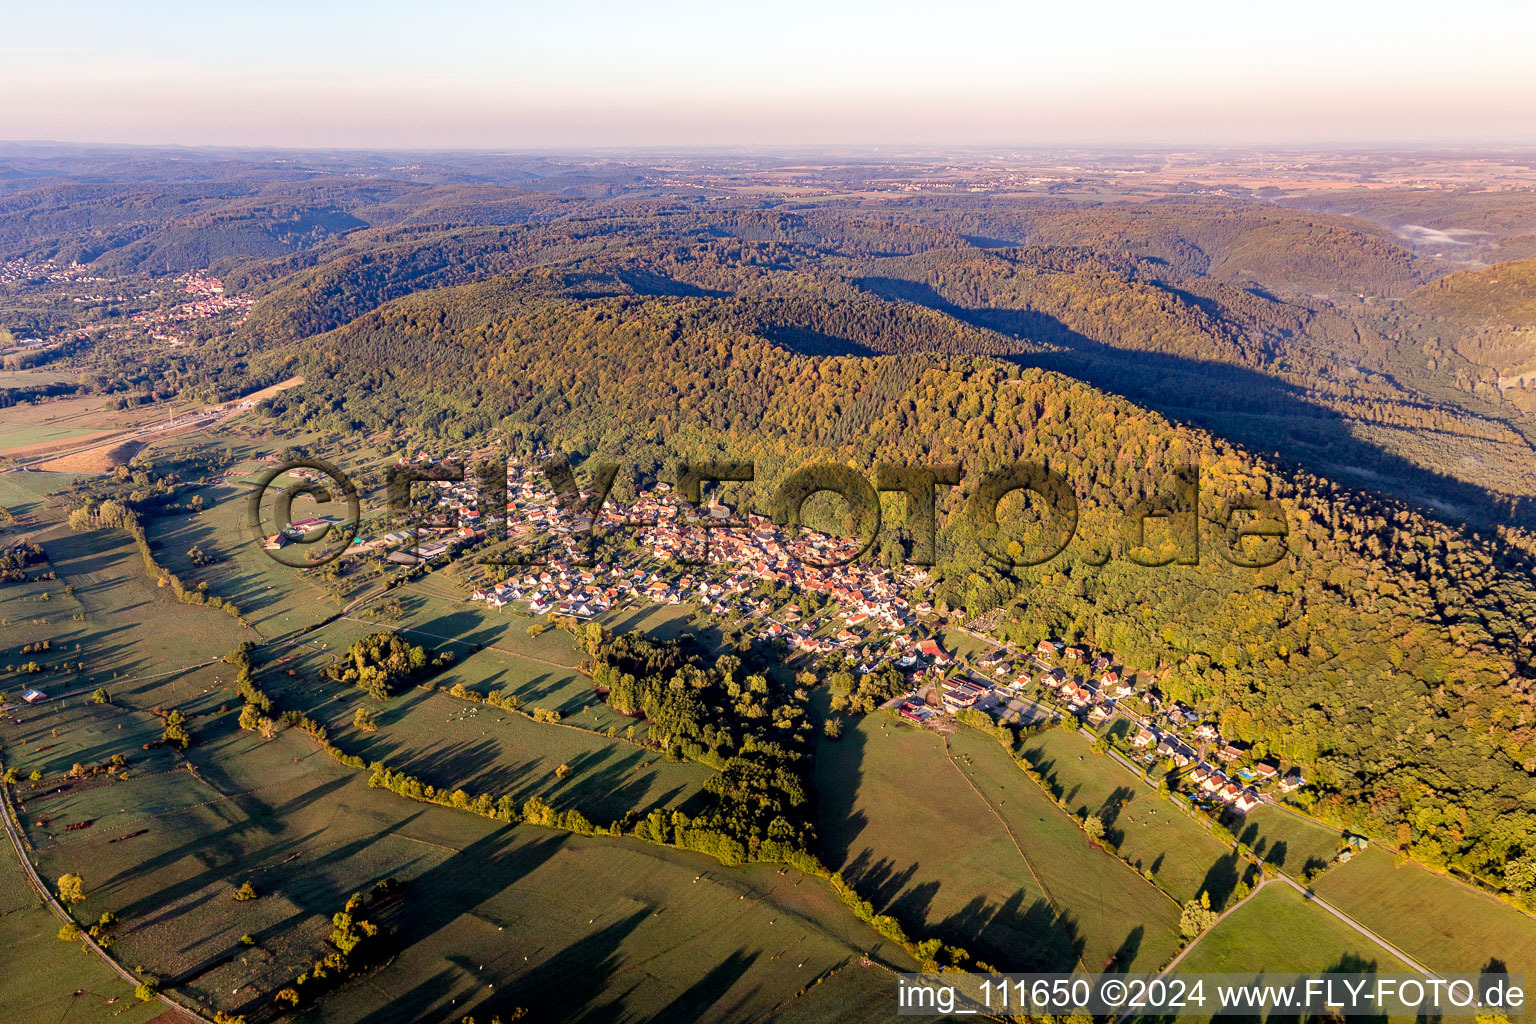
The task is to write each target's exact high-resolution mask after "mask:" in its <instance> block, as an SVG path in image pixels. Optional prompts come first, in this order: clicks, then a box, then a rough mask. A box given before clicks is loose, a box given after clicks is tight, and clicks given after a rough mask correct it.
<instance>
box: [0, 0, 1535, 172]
mask: <svg viewBox="0 0 1536 1024" xmlns="http://www.w3.org/2000/svg"><path fill="white" fill-rule="evenodd" d="M7 6H8V7H9V8H11V9H10V10H8V11H7V12H6V13H5V15H4V17H3V18H0V24H3V25H4V29H3V35H0V138H8V139H56V140H69V141H101V142H145V143H151V142H155V143H159V142H177V143H206V144H272V145H296V146H298V145H302V146H327V145H334V146H411V147H415V146H453V147H480V146H484V147H509V146H526V147H554V146H594V145H615V146H632V145H679V144H714V143H727V144H774V145H777V144H797V143H812V144H836V143H849V144H855V143H857V144H864V143H881V142H890V143H977V144H1011V145H1025V144H1030V143H1064V142H1065V143H1071V142H1081V143H1113V142H1122V143H1149V142H1150V143H1173V144H1179V143H1230V142H1281V143H1283V142H1335V143H1371V142H1386V141H1393V142H1523V143H1536V71H1533V70H1532V68H1533V65H1532V60H1531V48H1532V40H1533V39H1536V4H1533V3H1529V2H1523V3H1516V2H1510V3H1477V2H1473V3H1462V4H1456V5H1451V4H1444V3H1436V4H1429V3H1417V2H1395V3H1381V2H1359V0H1353V2H1352V0H1331V2H1327V3H1319V2H1312V0H1305V2H1302V3H1295V2H1290V3H1270V4H1256V3H1243V2H1241V0H1237V2H1223V3H1209V2H1203V0H1201V2H1194V3H1190V2H1185V3H1181V4H1177V5H1170V4H1167V3H1148V2H1135V3H1133V2H1122V0H1100V2H1097V3H1087V4H1084V3H1066V2H1056V3H1051V4H1049V5H1038V4H1033V3H1029V2H1013V3H982V2H975V0H962V2H958V3H957V2H949V3H926V4H918V3H908V2H904V0H890V2H886V3H878V4H876V3H868V4H863V3H861V4H848V3H834V2H827V0H822V2H802V0H790V2H787V3H777V4H766V3H764V4H753V5H751V6H750V7H748V6H740V7H738V8H737V9H735V10H730V9H727V5H722V4H716V3H696V2H658V3H650V4H636V3H613V2H610V0H587V2H584V3H580V4H570V3H561V2H559V0H550V2H547V3H541V4H538V5H525V4H521V3H503V4H495V3H482V2H476V0H438V2H435V3H434V2H431V0H413V2H410V3H403V2H396V0H370V2H347V3H329V4H327V3H316V2H311V3H300V2H289V0H275V2H264V3H261V4H252V5H234V4H220V3H197V4H191V3H178V2H168V0H141V2H136V3H131V4H129V3H121V2H111V3H107V2H95V0H77V2H75V3H72V4H58V5H55V4H42V3H34V4H26V5H24V6H23V5H21V4H10V5H7Z"/></svg>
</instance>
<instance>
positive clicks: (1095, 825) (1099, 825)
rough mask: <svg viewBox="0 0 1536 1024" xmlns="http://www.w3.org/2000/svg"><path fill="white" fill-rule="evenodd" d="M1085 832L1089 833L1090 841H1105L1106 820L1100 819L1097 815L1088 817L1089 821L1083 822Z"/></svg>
mask: <svg viewBox="0 0 1536 1024" xmlns="http://www.w3.org/2000/svg"><path fill="white" fill-rule="evenodd" d="M1083 831H1084V832H1086V833H1088V838H1089V839H1092V840H1095V841H1097V840H1100V839H1103V838H1104V819H1103V818H1101V817H1099V816H1098V815H1097V814H1090V815H1088V818H1087V820H1086V821H1084V822H1083Z"/></svg>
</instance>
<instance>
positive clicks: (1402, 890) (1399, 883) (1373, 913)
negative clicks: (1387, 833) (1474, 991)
mask: <svg viewBox="0 0 1536 1024" xmlns="http://www.w3.org/2000/svg"><path fill="white" fill-rule="evenodd" d="M1316 889H1317V893H1318V895H1319V896H1321V897H1323V899H1325V900H1327V901H1328V902H1329V903H1332V904H1333V905H1334V906H1336V907H1338V908H1339V909H1340V910H1342V911H1344V913H1346V914H1348V915H1349V916H1351V917H1353V918H1354V919H1355V920H1357V921H1359V922H1360V923H1361V924H1363V925H1365V926H1366V927H1367V928H1370V929H1372V930H1373V931H1376V932H1378V933H1379V934H1381V935H1382V936H1384V937H1386V938H1387V940H1388V941H1390V942H1391V943H1393V945H1395V946H1397V947H1398V948H1399V949H1401V950H1402V951H1403V952H1404V953H1407V954H1408V955H1409V956H1411V957H1413V958H1415V959H1416V960H1418V961H1419V962H1420V963H1422V964H1423V965H1424V966H1426V967H1428V968H1429V969H1431V970H1436V971H1466V972H1477V971H1481V970H1483V969H1484V968H1485V967H1487V966H1488V964H1489V962H1490V961H1498V962H1500V963H1502V964H1504V965H1505V966H1506V967H1507V968H1508V969H1509V970H1510V971H1512V972H1513V971H1528V970H1531V969H1533V968H1536V920H1532V919H1531V918H1529V917H1527V916H1526V915H1524V914H1522V913H1520V912H1519V911H1518V910H1515V909H1514V908H1513V907H1509V906H1506V905H1504V904H1502V903H1500V902H1498V901H1497V900H1493V899H1490V898H1488V897H1486V896H1483V895H1481V894H1479V893H1477V892H1474V891H1472V890H1470V889H1467V888H1465V887H1464V886H1461V885H1458V884H1457V883H1455V882H1453V881H1451V880H1450V879H1447V878H1444V877H1442V876H1440V875H1437V874H1435V873H1434V872H1432V871H1428V870H1426V869H1424V868H1421V867H1419V866H1417V865H1415V864H1405V865H1403V866H1402V867H1398V866H1397V863H1396V859H1395V858H1394V857H1393V856H1392V854H1390V853H1388V852H1387V851H1385V850H1381V849H1376V848H1374V847H1373V848H1371V849H1369V850H1366V851H1365V852H1364V853H1362V854H1360V855H1359V856H1357V857H1355V858H1354V859H1353V860H1352V861H1350V862H1349V863H1348V864H1341V865H1339V866H1338V867H1336V868H1330V869H1329V870H1328V871H1326V872H1324V874H1323V876H1322V877H1321V878H1319V879H1318V880H1317V882H1316Z"/></svg>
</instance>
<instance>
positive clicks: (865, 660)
mask: <svg viewBox="0 0 1536 1024" xmlns="http://www.w3.org/2000/svg"><path fill="white" fill-rule="evenodd" d="M549 455H550V453H548V452H539V453H535V454H534V455H533V456H532V457H531V458H529V459H527V460H526V461H525V460H523V459H511V460H509V462H508V469H507V512H506V517H505V523H506V525H505V533H506V536H508V537H509V538H511V539H513V540H514V542H517V543H519V544H521V545H523V546H522V547H520V548H518V551H519V552H523V553H524V554H523V558H524V560H525V561H526V563H527V564H519V563H518V562H517V561H514V560H513V558H512V557H507V556H503V559H504V560H502V561H498V560H497V558H496V557H494V556H493V557H490V558H485V557H484V555H485V553H486V552H488V551H491V550H492V549H493V548H494V542H495V539H496V537H497V536H498V534H499V531H500V528H501V527H502V523H503V520H502V517H501V516H499V515H497V514H496V510H494V509H491V508H489V507H485V502H486V497H485V495H483V494H482V493H481V487H480V484H479V482H478V481H476V480H475V479H473V476H472V475H470V474H466V475H465V479H464V480H462V481H452V480H436V481H430V482H427V483H425V484H422V485H420V486H421V489H422V490H423V491H425V492H426V494H425V497H424V500H422V501H420V502H418V503H417V504H416V505H415V506H413V514H414V519H415V522H414V525H413V526H412V527H411V528H403V529H397V530H394V531H392V532H389V533H385V534H382V535H380V536H377V537H362V536H360V537H358V538H356V539H355V540H354V541H353V542H352V544H351V546H350V549H349V551H348V555H349V556H350V557H363V556H369V555H371V556H375V557H381V558H382V559H383V560H384V561H385V562H386V563H388V564H392V565H395V566H407V567H410V566H418V565H423V564H429V563H430V564H441V563H446V562H448V561H450V560H452V559H454V558H455V556H457V555H462V554H468V553H471V552H474V553H475V554H476V555H477V557H478V558H479V559H480V560H482V561H483V562H484V563H485V564H484V565H483V566H481V567H479V568H476V569H474V570H472V571H471V572H470V574H469V575H468V576H467V577H466V578H467V579H469V580H471V581H472V582H473V583H474V584H475V585H474V587H473V589H472V590H471V592H470V593H469V595H468V596H469V599H470V600H471V601H475V602H482V603H483V604H484V605H485V606H486V607H488V608H492V609H506V610H509V611H514V610H515V611H517V612H519V613H520V614H526V615H529V616H545V615H549V616H560V617H565V618H570V619H575V620H578V621H580V620H588V619H592V618H594V617H598V616H603V615H606V614H608V613H610V612H612V611H615V610H617V609H619V608H623V607H632V606H637V605H642V604H646V603H651V604H670V605H681V604H685V603H686V604H692V605H694V606H696V607H697V608H699V609H700V610H702V611H704V612H705V613H707V614H709V615H710V616H712V617H719V618H722V619H737V620H743V621H747V622H750V623H751V627H750V628H751V630H752V631H754V632H755V637H754V638H755V639H756V640H757V641H759V642H763V643H780V644H782V645H783V647H784V650H785V651H786V653H791V652H792V653H794V654H800V655H803V656H806V657H809V658H812V659H818V660H825V661H835V662H837V663H840V664H844V665H846V666H848V667H849V669H850V670H851V671H852V672H854V673H856V674H857V675H859V676H867V675H870V674H872V673H875V672H879V671H882V670H883V669H886V668H888V667H890V668H894V669H896V670H898V671H899V672H901V673H902V675H903V677H904V678H905V680H906V684H907V691H906V692H905V693H903V694H901V695H899V696H897V697H895V698H893V699H891V700H889V701H888V702H886V704H885V707H886V708H887V709H889V710H890V711H892V712H894V713H895V714H896V715H898V716H900V717H901V718H902V719H905V720H907V721H909V722H912V723H914V724H917V725H920V726H929V727H943V723H945V722H952V721H953V720H954V719H955V717H956V716H959V715H962V714H964V713H966V712H981V713H985V714H986V715H988V716H990V717H991V719H993V720H995V721H997V722H1001V723H1004V724H1007V725H1010V726H1015V727H1018V726H1027V725H1031V724H1035V723H1040V722H1047V721H1057V720H1064V721H1071V722H1073V723H1076V724H1078V725H1080V726H1084V727H1086V728H1088V729H1090V730H1093V731H1094V732H1095V735H1098V736H1103V737H1106V738H1114V737H1116V736H1119V737H1121V738H1122V739H1123V741H1124V746H1125V757H1124V758H1122V760H1126V759H1127V758H1131V759H1139V760H1140V761H1141V762H1142V765H1143V766H1144V767H1135V766H1134V765H1133V764H1132V763H1131V762H1130V761H1129V760H1127V766H1128V767H1132V768H1133V770H1136V771H1138V772H1146V773H1148V774H1149V775H1150V774H1152V773H1155V772H1157V771H1160V770H1161V771H1163V772H1165V774H1166V775H1167V777H1168V778H1169V781H1170V784H1172V785H1177V786H1178V787H1179V788H1180V789H1181V791H1182V792H1184V794H1185V795H1186V796H1187V797H1188V798H1189V799H1190V801H1191V802H1193V803H1194V804H1196V805H1198V806H1204V807H1207V808H1210V809H1214V810H1216V811H1218V812H1219V811H1222V810H1231V811H1234V812H1236V813H1238V814H1246V813H1247V812H1248V811H1250V810H1252V809H1253V808H1255V807H1257V806H1259V805H1260V804H1261V803H1262V802H1264V801H1265V800H1266V799H1268V798H1267V797H1266V796H1265V795H1262V793H1263V792H1264V791H1271V790H1272V791H1273V793H1275V794H1277V795H1284V794H1287V793H1291V792H1294V791H1295V790H1297V789H1299V788H1300V787H1302V786H1303V785H1305V784H1306V782H1305V779H1303V778H1302V776H1301V774H1300V772H1299V770H1298V769H1295V768H1292V769H1291V770H1289V771H1288V772H1284V773H1282V771H1281V768H1280V766H1279V765H1278V764H1276V763H1274V762H1272V761H1270V760H1267V759H1263V758H1257V757H1255V756H1253V754H1252V752H1251V751H1250V750H1248V749H1247V748H1246V747H1245V746H1243V745H1241V744H1238V743H1235V742H1228V741H1225V740H1223V738H1222V737H1221V736H1220V734H1219V732H1218V730H1217V727H1216V726H1215V725H1214V724H1213V723H1212V722H1211V721H1209V720H1207V719H1206V717H1205V716H1204V715H1202V714H1201V713H1200V712H1199V711H1198V710H1196V709H1194V708H1191V707H1188V706H1186V705H1184V704H1182V703H1179V702H1167V701H1165V700H1164V698H1163V696H1162V694H1161V693H1160V692H1159V691H1158V689H1157V686H1156V675H1155V673H1152V672H1148V671H1145V670H1136V669H1134V668H1128V667H1126V666H1123V665H1120V664H1118V663H1117V661H1116V659H1115V657H1114V656H1113V654H1111V653H1110V652H1107V651H1092V650H1088V649H1086V648H1085V647H1081V646H1074V645H1072V644H1069V643H1067V642H1065V641H1063V640H1059V639H1051V638H1045V639H1041V640H1039V641H1038V643H1037V644H1036V645H1035V646H1034V647H1033V648H1032V649H1029V650H1021V649H1018V648H1016V647H1015V646H1013V645H1011V644H1008V643H1006V642H1003V641H1000V640H998V639H997V638H996V637H995V636H993V635H991V633H990V632H989V631H986V630H982V629H978V628H976V627H975V624H972V626H970V627H967V626H964V625H962V624H961V621H962V619H963V615H962V614H961V613H959V612H950V613H949V614H948V615H947V616H945V617H941V616H939V615H938V614H937V612H936V610H935V607H934V605H933V603H932V602H931V601H930V599H929V594H930V593H931V587H932V582H933V581H932V580H931V578H930V577H929V575H928V573H927V572H926V571H924V570H923V569H921V568H917V567H906V568H904V569H901V570H895V569H890V568H886V567H882V566H879V565H875V564H873V563H861V562H856V561H849V560H848V559H849V558H850V556H851V555H853V554H854V553H855V552H856V550H857V545H856V544H854V543H853V542H852V541H849V540H845V539H841V538H837V537H832V536H829V535H827V534H823V533H819V532H816V531H813V530H808V529H802V530H801V531H799V533H798V535H796V536H794V537H790V536H787V535H786V534H785V532H784V531H783V530H781V529H780V528H779V527H778V526H777V525H776V524H775V523H773V521H772V520H770V519H768V518H767V517H764V516H761V515H758V514H755V513H750V512H749V513H746V514H745V515H737V514H736V513H735V512H734V511H733V510H732V509H730V508H729V507H727V506H726V505H724V504H722V503H720V502H718V501H710V502H707V503H706V504H705V505H703V506H702V507H701V508H699V509H697V510H695V509H694V508H693V507H692V505H691V504H689V503H685V502H681V501H679V500H678V497H677V495H676V494H675V492H674V491H673V489H672V487H671V486H670V485H669V484H667V483H664V482H658V483H656V484H655V485H654V486H652V487H650V488H648V489H646V490H643V491H641V492H640V493H639V494H638V495H637V497H636V499H635V500H634V501H633V502H632V503H630V504H628V505H622V504H620V503H619V502H617V501H616V500H613V499H610V500H608V501H605V502H604V503H603V505H602V506H601V508H600V509H598V510H596V512H595V523H594V515H593V514H591V513H590V512H582V511H579V510H575V509H573V508H571V507H568V506H570V505H572V504H573V503H571V502H568V501H562V500H559V499H558V498H557V495H556V494H555V492H554V491H553V490H552V489H551V487H550V486H549V484H548V481H547V480H546V479H545V477H544V474H543V473H542V472H541V471H540V469H539V468H538V467H539V465H540V464H541V463H542V462H543V460H544V459H546V458H548V457H549ZM471 457H472V456H471ZM439 461H441V460H439V459H436V458H433V457H431V456H427V455H424V454H422V455H418V456H416V457H415V458H411V459H403V460H402V462H401V464H402V465H403V466H416V467H418V468H420V467H429V466H431V465H434V464H436V463H438V462H439ZM469 461H470V459H469V458H466V459H465V460H464V462H465V464H468V462H469ZM295 475H298V476H310V475H312V473H311V471H308V470H302V469H300V470H296V471H295ZM577 497H578V502H576V503H574V504H576V505H577V506H578V507H579V508H587V507H588V503H589V498H590V496H589V495H587V494H586V493H580V494H578V495H577ZM335 522H336V520H335V519H334V518H333V517H316V518H311V519H306V520H302V521H298V522H295V523H292V524H290V526H289V528H288V529H287V530H286V531H283V532H282V533H280V534H278V535H275V536H274V537H271V538H269V539H268V546H269V547H274V546H278V547H280V546H283V545H285V544H286V543H288V542H289V540H290V539H299V538H302V537H304V536H305V535H306V534H308V533H312V532H313V531H316V530H320V529H323V528H324V527H326V526H327V525H328V524H334V523H335ZM594 535H595V536H599V537H603V536H607V537H610V538H611V537H613V536H624V537H625V539H626V540H625V543H624V544H623V545H615V544H611V543H610V544H606V545H605V546H604V547H603V548H602V549H601V551H602V553H601V557H600V558H593V557H592V556H591V554H590V551H589V550H588V549H587V548H586V547H584V545H586V544H587V538H589V537H591V536H594ZM529 550H537V551H539V552H541V555H540V557H539V558H538V559H537V560H535V559H533V558H530V557H529V556H527V555H526V552H527V551H529ZM946 635H951V636H963V637H969V638H971V639H972V640H974V641H976V642H978V643H980V644H982V645H984V646H985V647H987V648H989V650H988V651H987V652H986V653H981V654H977V655H975V656H973V657H960V656H957V655H954V654H952V653H951V652H950V651H947V650H946V649H945V646H944V637H945V636H946ZM1117 720H1119V721H1123V722H1124V723H1126V725H1125V726H1122V727H1121V728H1119V729H1111V726H1112V725H1114V723H1115V722H1116V721H1117Z"/></svg>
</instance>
